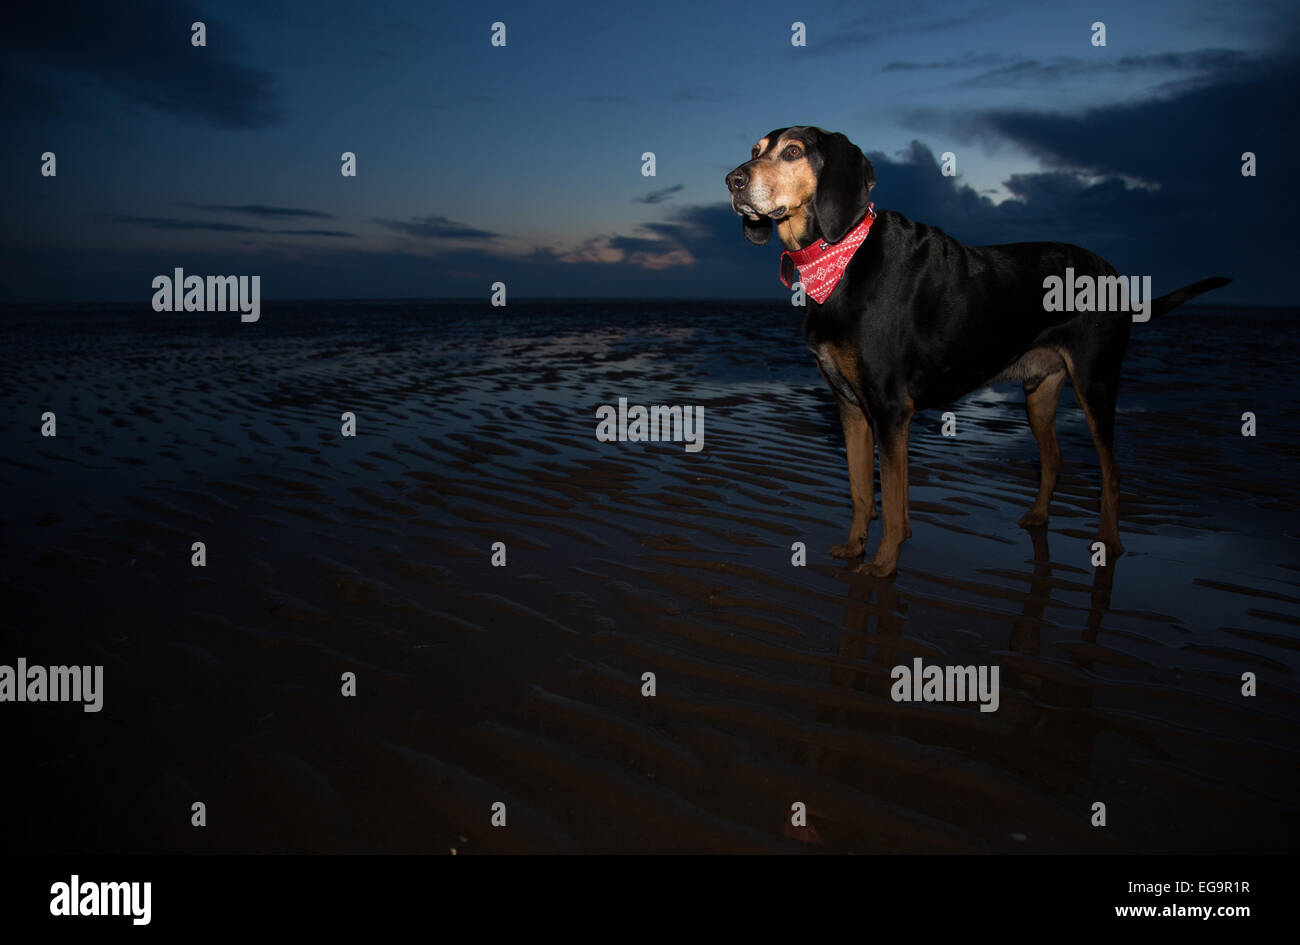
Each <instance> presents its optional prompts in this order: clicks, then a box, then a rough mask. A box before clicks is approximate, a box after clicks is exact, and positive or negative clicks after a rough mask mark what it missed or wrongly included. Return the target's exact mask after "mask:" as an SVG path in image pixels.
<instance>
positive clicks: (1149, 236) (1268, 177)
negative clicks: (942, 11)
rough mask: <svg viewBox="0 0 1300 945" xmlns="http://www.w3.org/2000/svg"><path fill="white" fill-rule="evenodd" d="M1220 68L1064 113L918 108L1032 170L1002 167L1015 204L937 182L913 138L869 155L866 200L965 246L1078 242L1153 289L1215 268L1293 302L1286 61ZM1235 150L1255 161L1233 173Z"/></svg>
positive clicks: (1296, 77) (1291, 71)
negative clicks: (899, 150)
mask: <svg viewBox="0 0 1300 945" xmlns="http://www.w3.org/2000/svg"><path fill="white" fill-rule="evenodd" d="M1220 72H1221V74H1219V75H1217V76H1215V75H1211V76H1207V77H1202V79H1200V80H1199V81H1198V82H1197V83H1196V84H1194V85H1192V86H1190V87H1184V88H1182V89H1180V90H1179V91H1177V92H1176V93H1174V94H1168V95H1165V96H1162V97H1159V98H1155V99H1150V100H1146V101H1141V102H1130V103H1122V104H1114V105H1106V106H1099V107H1096V108H1090V109H1086V110H1083V111H1080V112H1077V113H1062V112H1051V111H1038V110H1029V109H1001V110H989V111H982V112H973V113H965V114H952V113H939V112H928V113H924V114H923V115H922V116H919V121H920V123H923V124H925V125H927V126H928V127H932V128H936V129H939V128H943V129H944V130H945V133H946V134H948V135H951V136H953V137H955V138H956V139H958V140H965V141H967V142H968V143H985V144H993V145H1007V144H1011V145H1014V146H1015V147H1017V148H1018V149H1020V150H1022V151H1026V152H1028V153H1030V154H1033V155H1034V156H1035V157H1037V158H1038V159H1039V160H1040V161H1041V162H1042V163H1043V164H1044V165H1045V167H1046V170H1044V171H1043V172H1040V173H1022V174H1015V175H1013V176H1012V177H1011V178H1010V179H1009V180H1007V181H1006V182H1005V184H1004V186H1005V187H1006V188H1007V189H1008V190H1009V191H1010V192H1011V193H1012V194H1014V195H1015V199H1014V200H1011V201H1007V202H1005V203H1002V204H1000V205H994V204H993V203H992V201H989V200H987V199H986V198H984V197H982V196H980V195H978V194H975V193H974V192H973V191H972V190H971V189H970V188H968V187H965V186H964V185H962V184H959V183H957V182H956V181H954V180H953V179H951V178H941V177H940V176H939V175H938V174H937V170H936V169H935V168H934V166H933V163H934V159H933V156H932V155H931V154H930V152H929V151H928V149H925V148H923V147H922V146H921V145H919V144H914V145H913V147H912V150H911V152H910V153H909V154H907V155H905V156H903V157H901V158H900V159H899V160H897V161H891V160H890V159H888V158H887V157H885V156H883V155H873V161H876V162H877V166H876V174H877V178H878V179H879V181H880V185H879V187H878V188H877V190H876V192H875V193H876V197H877V204H878V205H881V206H889V207H894V208H896V209H898V210H901V211H903V212H904V213H907V214H908V215H909V216H914V217H916V218H918V219H922V220H925V221H926V222H931V223H935V224H938V225H940V226H942V227H943V228H944V229H945V230H948V231H949V232H950V233H952V235H954V236H956V237H958V238H959V239H961V240H963V241H965V242H976V243H987V242H1010V241H1017V240H1037V239H1053V240H1063V241H1066V242H1073V243H1078V244H1080V245H1084V246H1086V247H1087V248H1089V249H1092V250H1094V251H1095V252H1098V253H1100V254H1101V255H1102V256H1105V257H1106V258H1108V259H1109V260H1110V261H1111V262H1112V263H1113V264H1114V265H1115V266H1117V267H1118V268H1119V269H1120V271H1121V272H1126V273H1129V274H1150V275H1152V276H1153V278H1154V279H1155V281H1156V284H1157V287H1159V286H1161V285H1163V286H1165V287H1171V286H1176V285H1179V284H1182V283H1184V282H1188V281H1191V280H1193V279H1196V278H1201V277H1203V276H1208V275H1227V276H1236V277H1237V279H1238V281H1237V282H1236V283H1235V284H1234V285H1233V286H1232V288H1231V289H1229V290H1227V291H1226V292H1225V293H1224V297H1225V298H1235V299H1237V300H1241V301H1254V302H1268V301H1273V302H1277V301H1282V300H1286V301H1295V300H1296V298H1297V295H1300V293H1298V292H1297V290H1296V288H1295V287H1294V284H1293V281H1292V280H1291V277H1290V275H1289V273H1290V271H1291V269H1292V268H1293V261H1294V259H1295V256H1296V254H1297V250H1298V249H1300V238H1297V236H1296V235H1295V225H1294V221H1295V218H1296V215H1297V210H1298V209H1300V208H1298V207H1297V203H1298V202H1300V201H1298V200H1297V198H1298V196H1300V186H1298V185H1297V182H1296V180H1295V177H1294V175H1293V174H1292V172H1291V166H1290V165H1291V161H1290V156H1291V155H1293V154H1295V153H1296V151H1297V146H1298V145H1300V141H1298V140H1297V138H1298V137H1300V132H1298V131H1297V127H1296V124H1295V122H1294V121H1292V120H1291V118H1290V115H1291V114H1292V112H1293V108H1294V99H1295V89H1296V87H1297V83H1298V82H1300V68H1298V67H1297V64H1296V63H1295V62H1294V61H1290V60H1273V61H1269V62H1261V63H1257V64H1253V65H1243V64H1242V63H1240V62H1239V61H1236V60H1235V59H1234V60H1228V61H1225V64H1224V66H1223V68H1222V70H1221V71H1220ZM1246 151H1250V152H1253V153H1254V154H1255V155H1256V158H1257V162H1258V165H1257V172H1258V176H1256V177H1243V176H1242V174H1241V166H1242V154H1243V152H1246ZM1137 183H1141V184H1142V185H1143V186H1134V185H1135V184H1137ZM1243 275H1249V278H1243Z"/></svg>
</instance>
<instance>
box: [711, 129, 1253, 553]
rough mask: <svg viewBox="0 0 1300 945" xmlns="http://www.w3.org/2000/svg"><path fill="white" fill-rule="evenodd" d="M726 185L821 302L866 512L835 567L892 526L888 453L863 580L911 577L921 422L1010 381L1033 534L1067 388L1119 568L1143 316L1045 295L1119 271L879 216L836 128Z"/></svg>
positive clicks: (817, 308)
mask: <svg viewBox="0 0 1300 945" xmlns="http://www.w3.org/2000/svg"><path fill="white" fill-rule="evenodd" d="M726 184H727V189H728V190H729V191H730V193H731V206H732V209H733V210H735V211H736V213H738V214H739V215H740V217H741V227H742V230H743V232H744V235H745V237H746V238H747V239H748V240H749V241H750V242H751V243H755V244H758V245H761V244H763V243H766V242H767V241H768V239H769V238H770V237H771V234H772V227H773V225H774V224H775V226H776V231H777V236H778V237H779V239H780V241H781V243H782V245H784V246H785V248H786V252H785V253H783V254H782V260H781V261H782V279H783V281H785V282H786V284H787V286H788V285H790V278H791V277H792V275H793V271H794V269H796V268H797V269H798V270H799V273H800V276H801V281H802V282H803V283H804V287H805V290H806V291H807V292H808V295H809V298H808V299H807V302H806V305H807V308H806V312H805V316H804V338H805V341H806V342H807V345H808V348H809V349H810V350H811V351H812V353H813V356H814V358H815V359H816V361H817V365H818V367H819V368H820V370H821V372H822V374H823V375H824V376H825V378H826V381H827V383H829V384H830V387H831V390H832V391H833V392H834V394H835V400H836V403H837V405H838V408H839V414H840V421H841V424H842V426H843V429H844V443H845V449H846V452H847V454H848V465H849V483H850V494H851V496H852V500H853V520H852V523H851V524H850V526H849V537H848V540H847V541H846V542H844V543H843V544H841V545H836V546H835V547H834V548H832V549H831V554H832V555H834V556H835V557H837V558H857V557H861V556H862V555H863V553H864V549H865V544H866V538H867V527H868V523H869V522H870V521H871V520H872V519H874V518H876V517H877V513H876V504H875V488H874V486H875V477H874V472H875V470H874V458H873V453H874V451H875V450H876V449H877V448H878V449H879V454H880V495H881V507H882V510H883V513H884V528H883V534H882V535H881V538H880V543H879V545H878V546H877V548H876V552H875V554H874V555H873V556H872V558H871V560H870V561H866V562H862V563H860V564H859V565H858V566H857V568H856V570H858V571H860V572H863V573H866V574H870V575H873V576H875V577H889V576H891V575H893V574H895V573H896V572H897V570H898V554H899V548H900V546H901V545H902V543H903V540H904V539H905V538H907V537H909V536H910V535H911V534H912V526H911V521H910V519H909V517H908V502H907V440H908V426H909V424H910V422H911V419H912V414H913V412H914V411H916V410H918V409H926V408H930V407H938V406H942V405H944V404H949V403H952V402H953V401H955V400H957V399H958V398H959V397H962V396H963V395H965V394H967V393H969V392H970V391H972V390H975V389H977V388H980V387H986V386H989V385H991V384H996V383H1001V382H1004V381H1020V382H1021V383H1022V384H1023V385H1024V390H1025V395H1026V396H1025V405H1026V412H1027V413H1028V416H1029V426H1030V428H1031V429H1032V430H1033V433H1034V438H1035V440H1036V441H1037V442H1038V449H1039V454H1040V456H1041V472H1040V478H1039V485H1038V496H1037V498H1036V499H1035V500H1034V504H1033V506H1032V507H1031V508H1030V509H1029V511H1028V512H1026V513H1025V515H1024V516H1023V517H1022V518H1021V519H1020V524H1021V525H1023V526H1025V527H1034V526H1042V525H1045V524H1046V523H1047V520H1048V512H1049V507H1050V504H1051V499H1052V491H1053V490H1054V489H1055V487H1056V477H1057V473H1058V472H1059V470H1060V466H1061V449H1060V446H1059V444H1058V443H1057V440H1056V404H1057V399H1058V396H1059V395H1060V392H1061V387H1062V385H1063V384H1064V382H1065V378H1066V376H1067V375H1068V376H1069V378H1070V380H1071V382H1072V384H1073V385H1074V393H1075V397H1076V399H1077V400H1078V401H1079V404H1080V405H1081V406H1082V407H1083V412H1084V415H1085V417H1086V418H1087V421H1088V427H1089V430H1090V431H1091V433H1092V440H1093V443H1094V444H1095V446H1096V448H1097V457H1098V459H1099V461H1100V465H1101V524H1100V528H1099V531H1098V538H1099V539H1100V540H1101V541H1103V542H1105V544H1106V547H1107V549H1108V551H1109V552H1110V553H1111V554H1112V555H1119V554H1121V553H1122V552H1123V545H1122V544H1121V542H1120V538H1119V472H1118V471H1117V469H1116V467H1115V451H1114V440H1115V398H1116V394H1117V392H1118V386H1119V378H1120V365H1121V362H1122V361H1123V359H1124V352H1125V350H1126V348H1127V347H1128V340H1129V332H1130V329H1131V327H1132V320H1133V316H1132V313H1131V312H1130V311H1105V312H1098V311H1078V312H1076V311H1073V310H1070V311H1048V310H1047V308H1048V306H1047V305H1045V296H1044V291H1043V290H1044V288H1045V287H1046V286H1047V285H1048V283H1047V282H1045V279H1047V278H1049V277H1051V276H1056V277H1057V278H1058V279H1059V278H1063V277H1065V276H1066V275H1067V271H1068V270H1073V273H1074V274H1075V278H1076V279H1077V278H1078V277H1079V276H1085V277H1092V278H1095V279H1101V278H1103V277H1110V278H1111V279H1114V278H1117V277H1118V274H1117V273H1116V271H1115V268H1114V267H1113V266H1111V265H1110V263H1108V262H1106V260H1104V259H1102V258H1101V257H1100V256H1097V255H1096V254H1094V253H1091V252H1089V251H1087V250H1086V249H1081V248H1079V247H1078V246H1071V245H1069V244H1067V243H1007V244H1002V245H997V246H965V245H963V244H961V243H959V242H957V241H956V240H955V239H953V238H952V237H950V236H948V234H946V233H944V232H943V231H942V230H940V229H938V228H937V227H933V226H928V225H926V224H924V223H917V222H915V221H913V220H909V219H908V218H907V217H905V216H903V215H902V214H901V213H896V212H894V211H891V210H885V211H882V212H881V213H879V214H877V213H876V212H875V209H874V206H873V205H872V203H871V200H870V194H871V189H872V188H873V187H875V185H876V174H875V170H874V169H873V168H872V166H871V162H870V161H869V160H867V158H866V156H865V155H864V154H863V153H862V152H861V151H860V150H859V149H858V148H857V146H856V145H854V144H853V143H852V142H850V141H849V139H848V138H846V137H845V136H844V135H842V134H839V133H831V132H828V131H824V130H822V129H821V128H814V127H808V126H795V127H789V128H779V129H777V130H776V131H773V132H770V133H769V134H767V135H764V136H763V137H762V138H761V139H760V140H759V141H758V143H757V144H755V145H754V148H753V151H752V152H751V155H750V159H749V160H748V161H746V162H745V163H744V164H741V165H740V166H739V167H737V168H736V169H735V170H733V171H731V172H730V173H728V174H727V176H726ZM1230 281H1231V280H1230V279H1225V278H1222V277H1215V278H1211V279H1205V280H1202V281H1200V282H1197V283H1195V284H1193V285H1189V286H1186V287H1185V288H1182V289H1178V290H1177V291H1175V292H1171V293H1169V294H1168V295H1165V296H1161V297H1160V298H1158V299H1155V300H1149V302H1148V304H1149V306H1150V310H1149V315H1150V317H1157V316H1159V315H1162V314H1164V313H1165V312H1168V311H1169V310H1170V309H1172V308H1174V307H1176V306H1178V305H1181V304H1182V303H1183V302H1186V301H1187V300H1188V299H1191V298H1193V297H1195V296H1197V295H1200V294H1201V293H1202V292H1206V291H1209V290H1210V289H1216V288H1219V287H1220V286H1224V285H1227V284H1228V283H1229V282H1230ZM1101 284H1105V283H1101ZM1110 284H1111V285H1112V286H1113V285H1114V284H1115V283H1114V282H1111V283H1110ZM1067 291H1071V292H1072V291H1073V289H1067ZM1068 307H1069V308H1071V309H1072V308H1073V306H1068Z"/></svg>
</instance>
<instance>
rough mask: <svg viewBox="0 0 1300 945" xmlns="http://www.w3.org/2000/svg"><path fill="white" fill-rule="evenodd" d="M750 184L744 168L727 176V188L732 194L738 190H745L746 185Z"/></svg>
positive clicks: (739, 168)
mask: <svg viewBox="0 0 1300 945" xmlns="http://www.w3.org/2000/svg"><path fill="white" fill-rule="evenodd" d="M748 183H749V175H748V174H746V173H745V169H744V168H743V167H738V168H736V169H735V170H734V171H732V172H731V173H730V174H728V175H727V187H728V188H730V190H731V191H732V193H735V192H736V191H738V190H744V189H745V185H746V184H748Z"/></svg>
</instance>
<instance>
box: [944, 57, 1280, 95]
mask: <svg viewBox="0 0 1300 945" xmlns="http://www.w3.org/2000/svg"><path fill="white" fill-rule="evenodd" d="M1254 62H1255V60H1254V59H1253V57H1251V56H1249V55H1247V54H1246V53H1243V52H1241V51H1239V50H1234V49H1198V50H1194V51H1192V52H1182V53H1172V52H1171V53H1158V54H1154V55H1147V56H1117V57H1114V58H1110V57H1101V56H1094V57H1089V58H1080V57H1077V56H1059V57H1057V58H1055V59H1050V60H1037V59H1024V60H1021V61H1019V62H1013V63H1009V64H1007V65H1004V66H1000V67H998V68H996V69H991V70H989V71H988V72H984V73H982V74H980V75H977V76H972V77H971V78H969V79H963V80H962V84H963V85H982V86H989V87H1011V88H1023V87H1026V86H1041V85H1046V84H1050V83H1054V82H1062V81H1070V80H1077V79H1089V78H1097V77H1100V76H1118V77H1137V76H1140V75H1143V74H1152V75H1155V74H1158V73H1162V72H1165V73H1175V72H1193V73H1197V74H1205V75H1210V76H1213V77H1214V79H1215V80H1220V81H1221V80H1222V79H1223V78H1225V77H1226V76H1227V75H1228V74H1229V73H1234V72H1242V71H1245V70H1246V69H1248V68H1249V67H1250V66H1251V65H1252V63H1254Z"/></svg>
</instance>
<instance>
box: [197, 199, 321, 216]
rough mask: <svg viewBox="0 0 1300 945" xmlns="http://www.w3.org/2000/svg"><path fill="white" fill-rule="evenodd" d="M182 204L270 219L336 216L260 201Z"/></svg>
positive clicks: (215, 211) (218, 211) (201, 208)
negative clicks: (269, 204)
mask: <svg viewBox="0 0 1300 945" xmlns="http://www.w3.org/2000/svg"><path fill="white" fill-rule="evenodd" d="M182 206H185V207H189V208H190V209H191V210H208V211H212V212H214V213H244V214H248V215H249V216H255V217H268V218H272V219H284V218H289V217H311V218H314V219H318V220H337V219H338V217H336V216H334V214H332V213H322V212H320V211H319V210H299V209H297V208H295V207H268V206H266V205H265V204H261V203H247V204H217V203H187V204H182Z"/></svg>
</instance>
